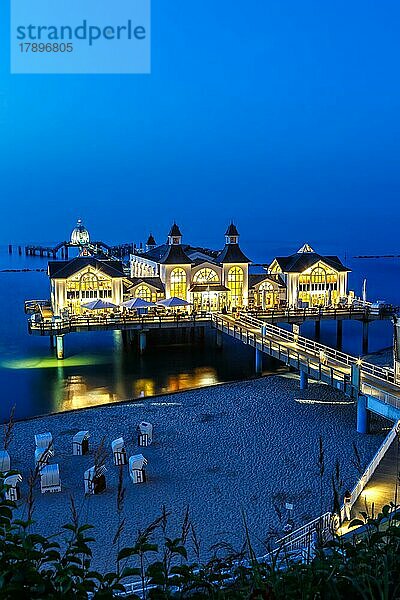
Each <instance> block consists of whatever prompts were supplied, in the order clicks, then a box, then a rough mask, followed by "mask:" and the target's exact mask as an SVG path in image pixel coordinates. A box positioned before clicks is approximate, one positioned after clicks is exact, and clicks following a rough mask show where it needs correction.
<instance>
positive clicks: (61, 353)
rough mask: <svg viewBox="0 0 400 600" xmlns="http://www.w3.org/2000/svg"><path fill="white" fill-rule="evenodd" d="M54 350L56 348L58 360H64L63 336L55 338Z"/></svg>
mask: <svg viewBox="0 0 400 600" xmlns="http://www.w3.org/2000/svg"><path fill="white" fill-rule="evenodd" d="M56 348H57V358H58V360H63V358H64V336H63V335H57V336H56Z"/></svg>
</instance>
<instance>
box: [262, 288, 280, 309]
mask: <svg viewBox="0 0 400 600" xmlns="http://www.w3.org/2000/svg"><path fill="white" fill-rule="evenodd" d="M258 293H259V302H258V303H259V305H261V306H262V308H263V309H266V308H272V307H273V306H275V304H277V303H278V292H276V291H275V290H274V286H273V285H272V283H271V282H270V281H264V282H263V283H262V284H261V285H260V287H259V288H258Z"/></svg>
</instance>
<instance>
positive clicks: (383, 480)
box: [351, 437, 400, 518]
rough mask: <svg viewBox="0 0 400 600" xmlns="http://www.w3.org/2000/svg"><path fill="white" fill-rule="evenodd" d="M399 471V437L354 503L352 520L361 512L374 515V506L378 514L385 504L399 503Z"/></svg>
mask: <svg viewBox="0 0 400 600" xmlns="http://www.w3.org/2000/svg"><path fill="white" fill-rule="evenodd" d="M399 470H400V440H399V438H398V437H397V438H396V439H395V440H394V441H393V442H392V444H391V446H390V448H389V449H388V451H387V452H386V454H385V456H384V457H383V459H382V460H381V462H380V463H379V465H378V467H377V469H376V471H375V473H374V474H373V475H372V478H371V479H370V481H369V482H368V483H367V485H366V486H365V488H364V490H363V491H362V492H361V495H360V496H359V497H358V500H356V502H355V503H354V505H353V508H352V511H351V516H352V518H356V517H357V516H359V515H360V512H368V513H369V514H372V505H374V512H375V514H377V512H379V511H380V510H381V509H382V507H383V506H385V504H390V502H397V504H398V503H399V499H400V490H397V498H396V486H397V487H398V486H399Z"/></svg>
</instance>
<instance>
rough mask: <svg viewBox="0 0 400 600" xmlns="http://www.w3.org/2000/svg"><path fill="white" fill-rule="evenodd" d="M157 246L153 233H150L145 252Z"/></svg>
mask: <svg viewBox="0 0 400 600" xmlns="http://www.w3.org/2000/svg"><path fill="white" fill-rule="evenodd" d="M156 246H157V244H156V240H155V239H154V237H153V234H152V233H150V235H149V237H148V238H147V242H146V252H148V251H149V250H153V248H155V247H156Z"/></svg>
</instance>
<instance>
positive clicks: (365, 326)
mask: <svg viewBox="0 0 400 600" xmlns="http://www.w3.org/2000/svg"><path fill="white" fill-rule="evenodd" d="M368 325H369V323H368V321H363V330H362V353H363V354H368V329H369V327H368Z"/></svg>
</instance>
